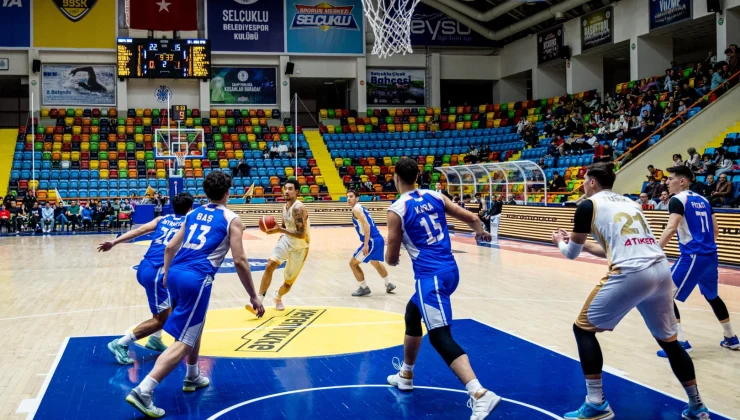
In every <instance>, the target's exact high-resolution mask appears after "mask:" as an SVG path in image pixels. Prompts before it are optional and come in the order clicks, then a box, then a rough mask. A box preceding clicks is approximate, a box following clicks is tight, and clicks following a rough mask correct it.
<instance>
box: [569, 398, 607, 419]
mask: <svg viewBox="0 0 740 420" xmlns="http://www.w3.org/2000/svg"><path fill="white" fill-rule="evenodd" d="M563 418H564V419H566V420H609V419H613V418H614V412H613V411H612V408H611V407H610V406H609V402H608V401H604V403H603V404H601V405H596V404H592V403H590V402H588V399H586V402H584V403H583V405H582V406H581V408H579V409H578V410H576V411H571V412H570V413H565V415H564V416H563Z"/></svg>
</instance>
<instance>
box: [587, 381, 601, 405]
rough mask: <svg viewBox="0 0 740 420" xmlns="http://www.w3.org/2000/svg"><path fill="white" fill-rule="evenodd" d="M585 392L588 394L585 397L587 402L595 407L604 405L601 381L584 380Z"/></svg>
mask: <svg viewBox="0 0 740 420" xmlns="http://www.w3.org/2000/svg"><path fill="white" fill-rule="evenodd" d="M586 391H587V392H588V396H587V397H586V399H587V400H588V402H590V403H591V404H596V405H601V404H604V389H603V387H602V384H601V379H586Z"/></svg>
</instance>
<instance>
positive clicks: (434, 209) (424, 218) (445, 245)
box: [388, 190, 457, 279]
mask: <svg viewBox="0 0 740 420" xmlns="http://www.w3.org/2000/svg"><path fill="white" fill-rule="evenodd" d="M388 211H392V212H394V213H396V214H398V215H399V216H400V217H401V224H402V225H401V229H403V245H404V247H405V248H406V251H408V253H409V255H410V256H411V262H412V265H413V267H414V275H415V276H416V278H417V279H418V278H422V277H434V276H435V275H437V274H439V273H445V272H447V271H451V270H454V269H456V268H457V263H456V262H455V257H454V256H453V255H452V245H451V244H450V233H449V232H448V231H447V219H446V218H445V202H444V199H443V198H442V196H441V195H440V194H438V193H437V192H435V191H430V190H414V191H409V192H407V193H404V194H403V195H402V196H401V197H400V198H399V199H398V200H396V202H395V203H393V204H392V205H391V206H390V207H389V208H388Z"/></svg>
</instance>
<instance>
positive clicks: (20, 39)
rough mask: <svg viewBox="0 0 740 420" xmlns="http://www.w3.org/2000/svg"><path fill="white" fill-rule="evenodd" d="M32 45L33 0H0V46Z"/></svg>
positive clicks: (24, 46) (25, 46) (18, 46)
mask: <svg viewBox="0 0 740 420" xmlns="http://www.w3.org/2000/svg"><path fill="white" fill-rule="evenodd" d="M30 46H31V0H0V47H11V48H28V47H30Z"/></svg>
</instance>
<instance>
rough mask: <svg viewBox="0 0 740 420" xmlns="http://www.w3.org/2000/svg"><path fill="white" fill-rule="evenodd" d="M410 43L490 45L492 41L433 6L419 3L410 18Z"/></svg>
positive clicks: (465, 45)
mask: <svg viewBox="0 0 740 420" xmlns="http://www.w3.org/2000/svg"><path fill="white" fill-rule="evenodd" d="M411 45H412V46H446V47H490V46H492V45H493V41H491V40H489V39H488V38H486V37H484V36H483V35H481V34H479V33H478V32H475V31H473V30H472V29H470V28H468V27H467V26H465V25H463V24H462V23H460V22H458V21H456V20H455V19H453V18H451V17H449V16H447V15H446V14H444V13H442V12H440V11H439V10H437V9H435V8H434V7H431V6H427V5H426V4H424V3H419V4H418V5H417V6H416V9H414V15H413V17H412V18H411Z"/></svg>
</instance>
